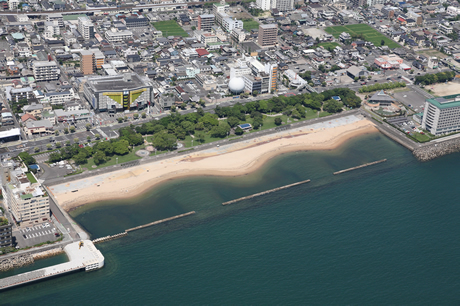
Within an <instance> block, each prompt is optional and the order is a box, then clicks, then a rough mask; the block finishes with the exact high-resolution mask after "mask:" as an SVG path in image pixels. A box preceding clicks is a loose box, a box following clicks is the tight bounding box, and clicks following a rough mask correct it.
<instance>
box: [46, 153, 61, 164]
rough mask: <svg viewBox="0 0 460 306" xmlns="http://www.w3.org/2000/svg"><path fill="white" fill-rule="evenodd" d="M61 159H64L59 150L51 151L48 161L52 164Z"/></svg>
mask: <svg viewBox="0 0 460 306" xmlns="http://www.w3.org/2000/svg"><path fill="white" fill-rule="evenodd" d="M61 160H62V157H61V154H59V153H57V152H53V153H51V154H50V156H49V157H48V163H50V164H52V163H56V162H59V161H61Z"/></svg>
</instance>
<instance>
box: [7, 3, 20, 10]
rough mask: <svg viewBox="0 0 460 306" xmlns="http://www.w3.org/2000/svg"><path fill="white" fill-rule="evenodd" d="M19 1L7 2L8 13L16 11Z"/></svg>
mask: <svg viewBox="0 0 460 306" xmlns="http://www.w3.org/2000/svg"><path fill="white" fill-rule="evenodd" d="M19 3H20V1H19V0H8V8H9V10H10V11H16V10H17V9H18V6H19Z"/></svg>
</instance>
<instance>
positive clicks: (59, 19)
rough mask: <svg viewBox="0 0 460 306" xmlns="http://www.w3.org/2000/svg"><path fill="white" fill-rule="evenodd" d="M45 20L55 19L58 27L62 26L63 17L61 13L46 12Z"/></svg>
mask: <svg viewBox="0 0 460 306" xmlns="http://www.w3.org/2000/svg"><path fill="white" fill-rule="evenodd" d="M46 21H57V23H58V25H59V27H64V19H63V18H62V14H61V13H54V14H48V16H46Z"/></svg>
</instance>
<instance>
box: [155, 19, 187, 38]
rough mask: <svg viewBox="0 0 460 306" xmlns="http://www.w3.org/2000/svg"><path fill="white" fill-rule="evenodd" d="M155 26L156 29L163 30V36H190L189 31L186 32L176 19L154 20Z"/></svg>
mask: <svg viewBox="0 0 460 306" xmlns="http://www.w3.org/2000/svg"><path fill="white" fill-rule="evenodd" d="M153 26H154V27H155V29H157V30H158V31H161V32H162V34H163V37H168V36H182V37H188V34H187V32H185V31H184V29H182V28H181V27H180V26H179V25H178V24H177V22H176V21H174V20H167V21H158V22H154V23H153Z"/></svg>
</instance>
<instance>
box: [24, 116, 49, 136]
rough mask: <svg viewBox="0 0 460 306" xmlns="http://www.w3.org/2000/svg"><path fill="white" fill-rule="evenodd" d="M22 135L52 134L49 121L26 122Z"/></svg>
mask: <svg viewBox="0 0 460 306" xmlns="http://www.w3.org/2000/svg"><path fill="white" fill-rule="evenodd" d="M24 133H25V134H26V135H29V136H32V135H34V134H42V133H46V134H49V133H53V125H52V124H51V122H50V121H49V120H46V119H45V120H36V121H32V120H31V121H28V122H26V124H25V126H24Z"/></svg>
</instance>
